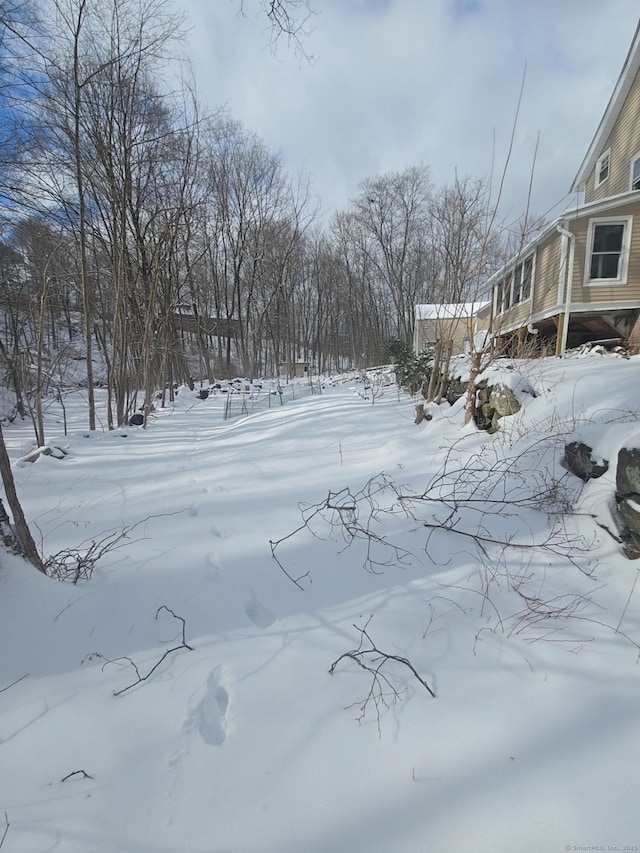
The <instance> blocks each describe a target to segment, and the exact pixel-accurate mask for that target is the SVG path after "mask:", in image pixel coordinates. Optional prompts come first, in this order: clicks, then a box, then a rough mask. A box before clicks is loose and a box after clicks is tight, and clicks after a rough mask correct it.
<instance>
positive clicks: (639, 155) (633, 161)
mask: <svg viewBox="0 0 640 853" xmlns="http://www.w3.org/2000/svg"><path fill="white" fill-rule="evenodd" d="M638 160H640V151H637V152H636V153H635V154H634V155H633V157H632V158H631V163H630V164H629V189H630V190H633V167H634V166H635V164H636V163H637V162H638ZM636 192H637V190H636Z"/></svg>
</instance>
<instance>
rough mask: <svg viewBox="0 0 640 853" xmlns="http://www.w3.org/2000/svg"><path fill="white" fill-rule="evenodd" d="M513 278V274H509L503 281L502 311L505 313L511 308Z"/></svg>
mask: <svg viewBox="0 0 640 853" xmlns="http://www.w3.org/2000/svg"><path fill="white" fill-rule="evenodd" d="M512 277H513V273H509V275H508V276H507V277H506V278H505V280H504V310H505V311H507V310H508V309H509V308H511V279H512Z"/></svg>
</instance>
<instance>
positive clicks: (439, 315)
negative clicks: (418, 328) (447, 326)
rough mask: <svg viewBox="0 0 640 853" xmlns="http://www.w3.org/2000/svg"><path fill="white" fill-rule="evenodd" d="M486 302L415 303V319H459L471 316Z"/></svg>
mask: <svg viewBox="0 0 640 853" xmlns="http://www.w3.org/2000/svg"><path fill="white" fill-rule="evenodd" d="M486 304H487V302H481V301H478V302H450V303H448V304H447V303H433V304H424V305H416V320H459V319H460V318H461V317H472V316H473V315H474V314H475V313H476V312H477V311H478V310H479V309H480V308H483V307H484V306H485V305H486Z"/></svg>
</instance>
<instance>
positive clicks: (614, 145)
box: [585, 71, 640, 204]
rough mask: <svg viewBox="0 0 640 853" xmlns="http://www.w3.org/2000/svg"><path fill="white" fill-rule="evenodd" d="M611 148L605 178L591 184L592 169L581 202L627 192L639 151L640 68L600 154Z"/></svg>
mask: <svg viewBox="0 0 640 853" xmlns="http://www.w3.org/2000/svg"><path fill="white" fill-rule="evenodd" d="M607 148H611V165H610V172H609V177H608V179H607V180H606V181H604V182H603V183H602V184H600V186H599V187H596V186H595V170H594V171H593V172H592V173H591V174H590V175H589V179H588V180H587V183H586V186H585V202H586V203H587V204H588V203H589V202H591V201H599V200H600V199H604V198H608V197H609V196H613V195H618V194H619V193H624V192H627V191H628V190H629V189H630V188H631V187H630V174H631V173H630V170H631V160H632V158H633V157H634V156H635V155H636V154H638V152H640V71H638V73H637V74H636V76H635V79H634V81H633V85H632V86H631V89H630V91H629V94H628V95H627V98H626V100H625V102H624V105H623V107H622V110H621V111H620V115H619V116H618V120H617V122H616V123H615V125H614V127H613V130H612V131H611V133H610V134H609V138H608V139H607V141H606V142H605V144H604V145H603V147H602V151H601V152H600V154H603V153H604V152H605V151H606V150H607Z"/></svg>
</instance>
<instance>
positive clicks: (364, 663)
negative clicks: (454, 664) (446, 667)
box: [329, 616, 436, 735]
mask: <svg viewBox="0 0 640 853" xmlns="http://www.w3.org/2000/svg"><path fill="white" fill-rule="evenodd" d="M372 619H373V616H370V617H369V619H368V620H367V623H366V625H365V626H364V628H360V627H359V626H358V625H354V626H353V627H354V628H355V629H356V631H359V632H360V642H359V644H358V647H357V648H356V649H352V650H351V651H348V652H344V653H343V654H341V655H340V657H339V658H337V659H336V660H334V662H333V663H332V664H331V666H330V668H329V674H330V675H333V674H334V672H335V670H336V667H337V666H338V664H339V663H340V661H343V660H345V659H346V658H348V659H349V660H352V661H354V662H355V663H356V664H357V665H358V666H359V667H360V668H361V669H363V670H364V671H365V672H368V673H369V674H370V675H371V677H372V678H371V685H370V687H369V692H368V693H367V695H366V697H365V698H364V700H363V701H362V702H358V703H355V704H357V705H358V706H359V709H360V716H359V717H358V722H362V720H363V719H364V718H365V716H366V713H367V709H368V706H369V705H370V704H373V706H374V708H375V713H376V721H377V726H378V735H381V728H380V719H381V714H382V713H383V711H384V710H385V709H387V708H388V707H389V700H390V701H391V702H393V703H395V702H397V701H398V700H399V699H400V697H401V691H399V690H398V689H397V688H396V687H395V686H394V684H393V682H392V681H391V679H390V677H389V676H387V674H386V673H384V672H382V669H383V667H384V666H385V665H386V664H388V663H389V661H394V662H395V663H399V664H401V665H402V666H404V667H406V668H407V669H408V670H409V671H410V672H411V674H412V675H413V677H414V678H415V679H416V681H418V682H419V683H420V684H421V685H422V686H423V687H424V689H425V690H426V691H427V693H429V695H430V696H432V697H433V698H434V699H435V698H436V694H435V692H434V691H433V690H432V688H431V687H430V686H429V684H428V683H427V681H425V679H424V678H422V676H421V675H419V673H418V672H417V670H416V669H415V667H414V666H413V664H412V663H411V661H410V660H408V659H407V658H405V657H401V656H400V655H392V654H388V653H387V652H383V651H381V650H380V649H379V648H378V647H377V646H376V644H375V643H374V642H373V640H372V639H371V637H370V635H369V633H368V632H367V628H368V627H369V623H370V622H371V620H372ZM365 640H366V641H367V642H368V643H369V647H368V648H363V644H364V642H365ZM350 707H353V706H350Z"/></svg>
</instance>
